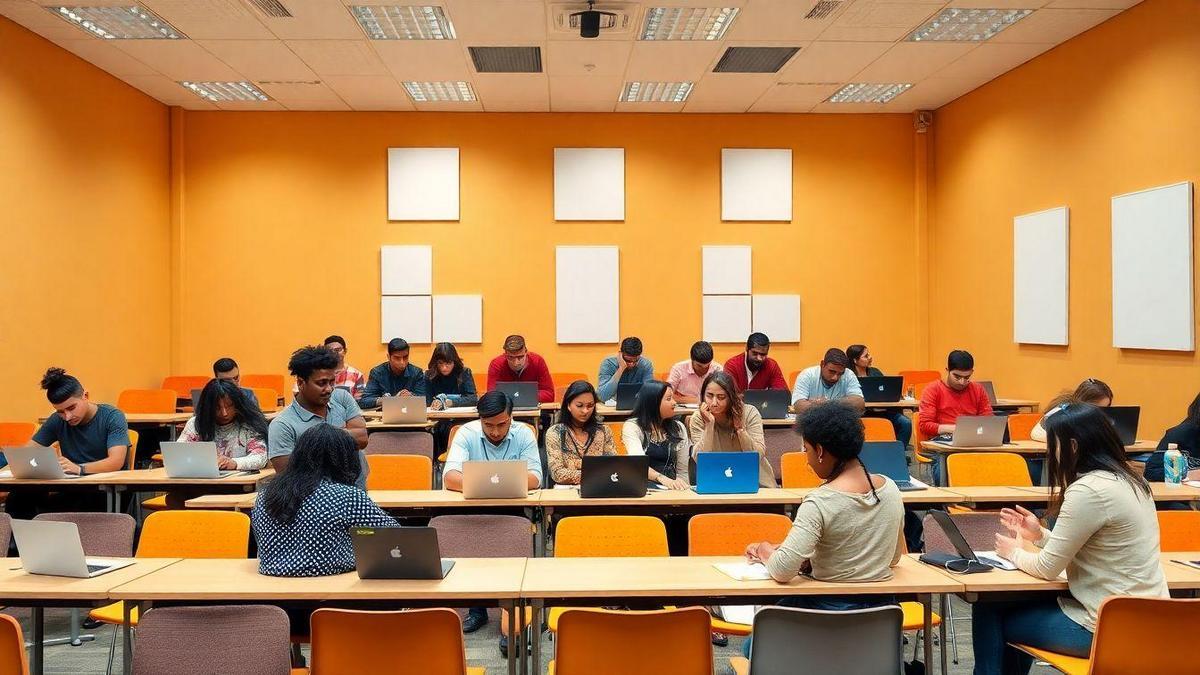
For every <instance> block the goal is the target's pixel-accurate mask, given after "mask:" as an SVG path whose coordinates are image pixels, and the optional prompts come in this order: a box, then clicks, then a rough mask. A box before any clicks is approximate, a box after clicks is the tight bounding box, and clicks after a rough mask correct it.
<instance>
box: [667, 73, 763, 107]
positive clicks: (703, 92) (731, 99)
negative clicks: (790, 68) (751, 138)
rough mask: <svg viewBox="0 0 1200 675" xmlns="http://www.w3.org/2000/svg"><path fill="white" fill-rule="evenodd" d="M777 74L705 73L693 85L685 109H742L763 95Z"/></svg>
mask: <svg viewBox="0 0 1200 675" xmlns="http://www.w3.org/2000/svg"><path fill="white" fill-rule="evenodd" d="M777 77H778V75H777V74H775V73H771V74H764V75H747V74H744V73H728V74H723V73H708V74H707V75H705V76H704V77H703V78H702V79H701V80H700V81H699V82H697V83H696V86H695V88H693V89H692V95H691V96H689V97H688V100H687V105H685V106H684V110H685V111H687V112H745V111H746V110H748V109H749V108H750V106H751V105H753V104H754V102H755V101H757V100H758V98H759V97H760V96H762V94H763V92H765V91H766V90H767V89H768V88H769V87H770V86H771V85H772V84H774V83H775V80H776V78H777Z"/></svg>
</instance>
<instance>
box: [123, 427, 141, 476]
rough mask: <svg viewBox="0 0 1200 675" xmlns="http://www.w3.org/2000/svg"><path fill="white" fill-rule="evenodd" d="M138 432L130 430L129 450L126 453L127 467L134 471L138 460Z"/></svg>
mask: <svg viewBox="0 0 1200 675" xmlns="http://www.w3.org/2000/svg"><path fill="white" fill-rule="evenodd" d="M137 444H138V432H136V431H134V430H133V429H130V430H129V450H128V451H127V452H126V453H125V469H126V470H129V471H132V470H133V467H134V462H136V461H137Z"/></svg>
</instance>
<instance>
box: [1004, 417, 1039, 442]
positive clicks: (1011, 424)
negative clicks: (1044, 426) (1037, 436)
mask: <svg viewBox="0 0 1200 675" xmlns="http://www.w3.org/2000/svg"><path fill="white" fill-rule="evenodd" d="M1041 419H1042V416H1041V415H1040V414H1039V413H1017V414H1015V415H1009V416H1008V437H1009V438H1010V439H1011V440H1014V441H1028V440H1029V439H1030V436H1029V434H1030V433H1032V432H1033V428H1034V427H1035V426H1037V423H1038V421H1039V420H1041Z"/></svg>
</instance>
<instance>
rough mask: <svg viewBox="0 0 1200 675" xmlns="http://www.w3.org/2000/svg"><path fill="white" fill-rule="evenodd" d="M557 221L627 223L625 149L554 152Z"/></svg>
mask: <svg viewBox="0 0 1200 675" xmlns="http://www.w3.org/2000/svg"><path fill="white" fill-rule="evenodd" d="M554 219H555V220H625V149H624V148H555V149H554Z"/></svg>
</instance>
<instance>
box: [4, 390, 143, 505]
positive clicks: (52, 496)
mask: <svg viewBox="0 0 1200 675" xmlns="http://www.w3.org/2000/svg"><path fill="white" fill-rule="evenodd" d="M42 389H45V390H46V398H47V399H48V400H49V401H50V404H51V405H53V406H54V414H53V415H51V416H50V417H47V418H46V421H45V422H43V423H42V426H41V428H40V429H38V430H37V433H35V434H34V435H33V439H32V440H31V445H41V446H44V447H48V446H50V445H52V444H53V443H55V442H57V443H58V447H59V449H60V450H61V451H62V456H60V457H59V458H58V463H59V464H60V465H61V466H62V470H63V472H64V473H67V474H72V475H77V476H86V475H88V474H93V473H105V472H107V471H119V470H121V469H124V468H125V459H126V454H125V453H127V452H129V425H128V424H126V422H125V414H124V413H122V412H121V411H120V410H117V409H116V408H114V407H113V406H111V405H108V404H107V403H99V404H97V403H92V401H91V400H90V399H89V398H88V393H87V391H85V390H84V388H83V385H82V384H80V382H79V380H77V379H75V378H74V377H73V376H71V375H68V374H67V371H65V370H63V369H62V368H49V369H47V370H46V374H45V375H44V376H43V377H42ZM104 510H105V497H104V493H102V492H100V491H99V490H97V491H95V492H92V491H88V490H67V491H64V492H53V493H52V492H51V491H50V490H47V489H44V488H29V487H14V488H13V489H12V491H10V492H9V494H8V501H7V502H6V503H5V511H7V512H8V514H9V515H10V516H12V517H13V518H21V519H29V518H32V517H34V516H35V515H37V514H38V513H49V512H61V511H104Z"/></svg>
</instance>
